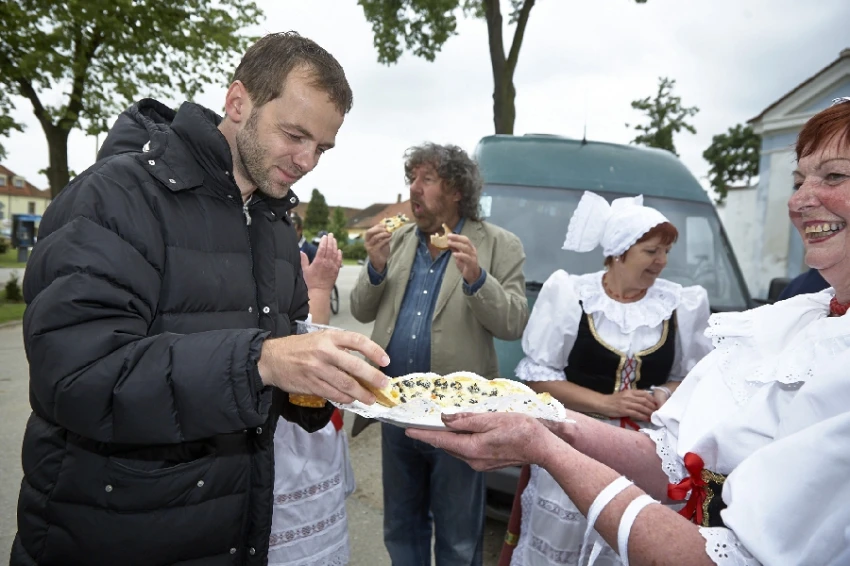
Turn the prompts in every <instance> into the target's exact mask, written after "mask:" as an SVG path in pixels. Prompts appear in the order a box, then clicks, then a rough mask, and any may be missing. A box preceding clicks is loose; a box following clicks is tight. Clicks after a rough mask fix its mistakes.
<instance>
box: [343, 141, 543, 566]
mask: <svg viewBox="0 0 850 566" xmlns="http://www.w3.org/2000/svg"><path fill="white" fill-rule="evenodd" d="M404 172H405V177H406V179H407V183H408V184H409V186H410V205H411V210H412V212H413V217H414V220H415V223H414V222H411V223H409V224H406V225H405V226H403V227H401V228H399V229H398V230H395V231H394V232H392V233H390V232H388V231H387V229H386V227H385V226H384V225H383V224H378V225H376V226H374V227H372V228H370V229H369V230H368V231H367V232H366V236H365V240H366V241H365V244H366V251H367V252H368V255H369V261H368V263H367V264H366V266H365V267H364V268H363V271H362V272H361V274H360V277H359V279H358V281H357V284H356V286H355V288H354V289H353V290H352V293H351V312H352V314H353V315H354V317H355V318H356V319H357V320H359V321H361V322H364V323H365V322H372V321H374V322H375V325H374V329H373V333H372V339H373V340H374V341H375V342H376V343H378V344H380V345H381V346H382V347H384V348H385V349H386V351H387V354H388V355H389V357H390V360H391V361H390V364H389V365H388V366H387V367H385V368H384V373H386V374H387V375H388V376H391V377H396V376H401V375H406V374H408V373H411V372H428V371H432V372H436V373H440V374H444V375H445V374H448V373H451V372H455V371H460V370H465V371H471V372H475V373H477V374H479V375H482V376H484V377H489V378H493V377H498V376H499V367H498V360H497V358H496V350H495V346H494V343H493V339H494V338H499V339H502V340H516V339H518V338H520V336H522V332H523V330H524V328H525V324H526V322H527V321H528V302H527V300H526V297H525V278H524V276H523V271H522V268H523V263H524V262H525V253H524V251H523V248H522V243H521V242H520V240H519V238H517V237H516V236H515V235H514V234H511V233H510V232H508V231H506V230H503V229H501V228H498V227H497V226H494V225H492V224H489V223H487V222H483V221H482V220H481V217H480V215H479V209H478V204H479V199H480V197H481V188H482V181H481V176H480V174H479V172H478V166H477V165H476V163H475V162H474V161H473V160H472V159H470V157H469V156H468V155H467V154H466V152H464V151H463V150H462V149H460V148H459V147H457V146H452V145H447V146H442V145H437V144H432V143H429V144H425V145H422V146H417V147H412V148H410V149H409V150H408V151H407V152H406V154H405V164H404ZM444 224H445V225H446V226H447V227H449V228H451V233H450V234H448V249H441V248H438V247H436V246H435V245H434V244H433V243H432V242H431V240H430V236H431V235H432V234H436V233H439V234H442V232H443V231H444V228H443V225H444ZM381 439H382V440H381V445H382V462H383V463H382V466H383V480H384V544H385V545H386V547H387V551H388V552H389V554H390V557H391V558H392V562H393V564H404V565H423V566H427V565H430V564H431V536H432V532H434V534H435V535H436V543H435V548H434V555H435V558H436V564H437V566H461V565H463V566H470V565H473V566H475V565H479V566H480V564H481V560H482V558H481V545H482V533H483V528H484V477H483V474H481V473H479V472H476V471H474V470H472V468H470V467H469V466H468V465H466V464H465V463H463V462H461V461H460V460H457V459H455V458H454V457H453V456H451V455H450V454H448V453H446V452H444V451H442V450H439V449H436V448H433V447H431V446H429V445H427V444H424V443H422V442H418V441H414V440H412V439H410V438H407V437H406V436H405V434H404V430H403V429H401V428H398V427H395V426H392V425H387V424H383V425H382V429H381ZM432 523H433V526H432Z"/></svg>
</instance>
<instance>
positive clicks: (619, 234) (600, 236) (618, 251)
mask: <svg viewBox="0 0 850 566" xmlns="http://www.w3.org/2000/svg"><path fill="white" fill-rule="evenodd" d="M664 222H669V220H667V218H666V217H665V216H664V215H663V214H661V213H660V212H658V211H657V210H655V209H654V208H650V207H648V206H643V195H638V196H636V197H625V198H618V199H615V200H614V202H612V203H611V204H610V205H609V204H608V201H606V200H605V199H604V198H602V197H601V196H599V195H597V194H596V193H592V192H590V191H585V192H584V195H582V197H581V200H580V201H579V203H578V207H576V210H575V212H574V213H573V217H572V219H571V220H570V226H569V228H568V229H567V238H566V240H564V246H563V249H565V250H573V251H576V252H589V251H590V250H592V249H593V248H595V247H596V246H598V245H600V244H601V245H602V253H603V254H604V255H605V257H609V256H613V257H617V256H621V255H623V254H624V253H626V250H628V249H629V248H630V247H632V246H633V245H634V244H635V242H637V241H638V240H640V238H641V236H643V235H644V234H646V233H647V232H649V231H650V230H652V229H653V228H654V227H655V226H658V225H659V224H662V223H664Z"/></svg>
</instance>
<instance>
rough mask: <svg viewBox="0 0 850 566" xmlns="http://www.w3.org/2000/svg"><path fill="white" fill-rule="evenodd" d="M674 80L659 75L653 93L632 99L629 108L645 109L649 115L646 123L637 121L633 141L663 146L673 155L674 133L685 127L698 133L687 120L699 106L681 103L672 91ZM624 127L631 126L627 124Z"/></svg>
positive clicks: (640, 143)
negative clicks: (686, 106) (687, 105)
mask: <svg viewBox="0 0 850 566" xmlns="http://www.w3.org/2000/svg"><path fill="white" fill-rule="evenodd" d="M675 85H676V81H675V80H672V79H668V78H666V77H659V79H658V91H657V92H656V93H655V97H650V96H647V97H646V98H642V99H640V100H634V101H632V108H634V109H635V110H640V111H641V112H645V113H646V115H647V117H648V118H649V124H638V125H636V126H635V127H634V129H635V130H637V131H638V132H641V133H640V134H639V135H638V136H637V137H635V139H633V140H632V143H634V144H638V145H645V146H648V147H658V148H661V149H666V150H668V151H670V152H672V153H674V154H675V155H679V154H678V153H676V146H675V145H674V143H673V134H677V133H679V132H680V131H682V130H687V131H689V132H691V133H692V134H695V133H697V130H696V128H694V127H693V125H691V124H689V123H688V122H687V121H686V120H687V119H688V118H689V117H691V116H694V115H695V114H696V113H697V112H699V108H697V107H696V106H692V107H690V108H685V107H683V106H682V99H681V98H680V97H678V96H674V95H673V87H674V86H675ZM626 127H627V128H630V127H631V126H629V125H628V124H626Z"/></svg>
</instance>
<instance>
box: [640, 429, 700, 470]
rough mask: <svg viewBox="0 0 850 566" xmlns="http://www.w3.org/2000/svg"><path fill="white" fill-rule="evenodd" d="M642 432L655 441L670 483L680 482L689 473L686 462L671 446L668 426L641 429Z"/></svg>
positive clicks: (662, 466)
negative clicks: (655, 428)
mask: <svg viewBox="0 0 850 566" xmlns="http://www.w3.org/2000/svg"><path fill="white" fill-rule="evenodd" d="M640 431H641V432H642V433H644V434H645V435H647V436H648V437H649V438H651V439H652V441H653V442H654V443H655V453H656V454H658V457H659V458H661V469H662V470H664V473H665V474H667V478H668V479H669V480H670V483H679V482H680V481H682V480H683V479H685V477H686V476H687V475H688V471H687V470H686V469H685V464H684V462H682V460H681V459H680V458H679V455H678V454H676V450H675V449H674V448H673V446H671V444H670V439H669V437H668V435H667V429H666V428H659V429H657V430H652V429H648V428H642V429H640Z"/></svg>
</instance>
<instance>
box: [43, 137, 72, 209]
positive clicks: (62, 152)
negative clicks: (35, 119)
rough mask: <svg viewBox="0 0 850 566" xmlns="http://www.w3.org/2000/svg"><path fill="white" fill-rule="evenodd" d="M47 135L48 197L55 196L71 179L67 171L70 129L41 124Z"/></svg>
mask: <svg viewBox="0 0 850 566" xmlns="http://www.w3.org/2000/svg"><path fill="white" fill-rule="evenodd" d="M43 127H44V135H45V136H46V137H47V148H48V152H49V155H50V165H49V167H48V168H47V180H48V182H49V183H50V197H51V198H56V197H57V196H59V193H60V191H62V189H64V188H65V186H66V185H67V184H68V181H70V180H71V174H70V172H69V171H68V135H69V134H70V133H71V131H70V130H65V129H62V128H60V127H58V126H54V125H52V124H51V125H43Z"/></svg>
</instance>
